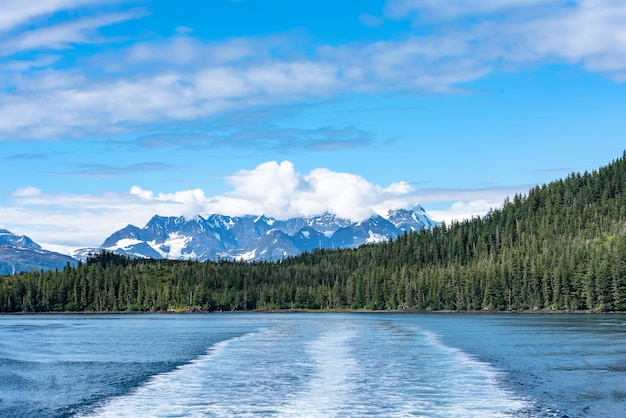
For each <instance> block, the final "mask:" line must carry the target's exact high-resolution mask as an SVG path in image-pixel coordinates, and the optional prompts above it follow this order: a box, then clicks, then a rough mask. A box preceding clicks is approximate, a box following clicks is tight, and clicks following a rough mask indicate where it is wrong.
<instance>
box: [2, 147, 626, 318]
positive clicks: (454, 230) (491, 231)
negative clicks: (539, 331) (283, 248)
mask: <svg viewBox="0 0 626 418" xmlns="http://www.w3.org/2000/svg"><path fill="white" fill-rule="evenodd" d="M625 188H626V154H625V156H623V157H622V158H621V159H619V160H617V161H614V162H613V163H612V164H610V165H609V166H607V167H603V168H601V169H600V170H598V171H597V172H593V173H584V174H572V175H570V176H569V177H568V178H566V179H564V180H559V181H556V182H553V183H551V184H549V185H544V186H541V187H535V188H533V189H532V190H530V191H529V193H528V195H526V196H520V195H516V196H514V197H513V199H508V200H507V201H506V202H505V203H504V206H503V208H502V209H500V210H494V211H493V212H491V214H490V215H489V216H488V217H486V218H484V219H479V218H475V219H472V220H468V221H464V222H459V223H454V224H452V225H449V226H445V225H444V226H441V227H438V228H434V229H433V230H431V231H420V232H416V233H410V234H404V235H402V236H400V237H398V238H397V239H396V240H394V241H388V242H385V243H382V244H376V245H366V246H363V247H360V248H358V249H356V250H320V251H314V252H312V253H306V254H302V255H300V256H298V257H293V258H288V259H286V260H283V261H281V262H278V263H267V262H261V263H232V262H204V263H199V262H195V261H171V260H143V259H131V258H128V257H123V256H119V255H115V254H110V253H103V254H98V255H96V256H95V257H93V258H91V259H89V260H88V261H87V262H86V263H85V264H79V265H78V266H77V267H71V266H66V267H65V268H64V269H63V270H60V271H59V270H55V271H40V272H30V273H23V274H19V275H16V276H6V277H2V278H0V311H2V312H19V311H24V312H39V311H159V310H202V311H215V310H248V309H304V308H308V309H417V310H443V309H446V310H479V309H494V310H518V309H574V310H596V311H618V310H619V311H623V310H626V192H625V190H624V189H625Z"/></svg>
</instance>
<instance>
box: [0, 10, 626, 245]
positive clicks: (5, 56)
mask: <svg viewBox="0 0 626 418" xmlns="http://www.w3.org/2000/svg"><path fill="white" fill-rule="evenodd" d="M0 9H1V10H2V13H1V14H0V178H1V181H0V228H5V229H8V230H9V231H11V232H13V233H15V234H18V235H28V236H29V237H31V238H32V239H33V240H35V241H36V242H38V243H39V244H40V245H42V246H43V247H44V248H49V249H56V250H68V249H71V248H80V247H96V246H99V245H100V244H101V243H102V242H103V241H104V240H105V239H106V238H107V237H108V236H109V235H111V234H112V233H113V232H115V231H117V230H119V229H121V228H123V227H125V226H126V225H128V224H133V225H136V226H139V227H141V226H143V225H145V224H146V222H148V220H149V219H150V218H151V217H152V216H154V215H156V214H158V215H161V216H185V217H193V216H195V215H202V216H206V215H208V214H211V213H220V214H225V215H231V216H239V215H244V214H254V215H258V214H265V215H267V216H272V217H275V218H283V219H284V218H288V217H292V216H300V215H316V214H321V213H323V212H326V211H329V212H333V213H336V214H337V215H339V216H342V217H346V218H350V219H354V220H361V219H365V218H367V217H369V216H371V215H372V214H374V213H379V214H384V213H385V212H386V211H387V210H388V209H391V208H401V207H403V208H410V207H412V206H413V205H415V204H420V205H422V207H423V208H424V209H425V210H426V212H427V213H428V214H429V215H430V216H431V218H433V219H435V220H438V221H445V222H446V223H450V222H453V221H454V220H462V219H467V218H470V217H472V216H483V215H484V214H486V213H487V212H488V211H489V210H490V209H492V208H497V207H500V206H501V205H502V203H503V202H504V199H505V198H506V197H513V196H514V195H515V194H521V195H524V194H526V193H527V192H528V190H529V189H530V188H532V187H534V186H535V185H539V184H544V183H549V182H551V181H554V180H556V179H559V178H564V177H566V176H567V175H569V174H570V173H572V172H581V173H582V172H585V171H593V170H596V169H598V168H599V167H601V166H603V165H607V164H609V163H610V162H611V161H613V160H615V159H617V158H620V157H621V156H622V153H623V152H624V150H625V149H626V146H624V144H626V141H624V139H625V138H624V137H625V133H626V2H624V1H623V0H481V1H472V0H447V1H437V0H359V1H336V0H334V1H328V0H315V1H313V0H299V1H293V0H238V1H235V0H211V1H190V0H179V1H176V2H173V1H170V0H154V1H150V0H108V1H102V0H47V1H39V2H26V1H23V0H0Z"/></svg>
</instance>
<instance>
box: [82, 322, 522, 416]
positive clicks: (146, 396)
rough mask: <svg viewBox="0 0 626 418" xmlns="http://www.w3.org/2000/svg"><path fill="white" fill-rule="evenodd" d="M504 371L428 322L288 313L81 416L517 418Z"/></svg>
mask: <svg viewBox="0 0 626 418" xmlns="http://www.w3.org/2000/svg"><path fill="white" fill-rule="evenodd" d="M287 322H288V323H287ZM502 378H503V375H502V374H501V373H500V372H499V371H498V370H496V369H495V368H494V367H493V366H491V365H490V364H488V363H485V362H481V361H479V360H477V359H475V358H473V357H472V356H471V355H469V354H467V353H465V352H463V351H461V350H458V349H456V348H453V347H449V346H446V345H445V344H443V343H442V341H441V340H440V338H439V337H437V336H436V335H435V334H433V333H430V332H428V331H423V330H421V329H411V330H409V331H407V330H405V329H398V328H389V327H388V328H384V327H378V328H377V326H376V324H375V321H373V322H372V323H370V322H368V321H356V322H355V321H352V322H351V321H341V320H337V321H333V320H324V321H306V320H303V321H300V320H291V321H286V322H285V323H282V324H281V325H280V326H274V327H269V328H266V329H262V330H260V331H259V332H255V333H250V334H246V335H243V336H240V337H236V338H233V339H230V340H226V341H223V342H220V343H217V344H215V345H214V346H213V347H212V348H210V349H209V350H208V352H207V353H206V354H204V355H202V356H200V357H198V358H196V359H195V360H193V361H191V362H190V363H188V364H185V365H182V366H180V367H178V368H176V369H175V370H173V371H171V372H168V373H163V374H159V375H156V376H153V377H152V378H151V379H150V380H149V381H147V382H146V383H145V384H143V385H141V386H140V387H138V388H136V389H135V390H133V391H132V392H130V393H128V394H127V395H124V396H120V397H116V398H112V399H110V400H108V401H106V402H105V403H104V404H103V405H101V406H99V407H97V408H96V410H95V411H93V413H92V414H88V415H82V417H86V416H91V417H101V418H109V417H227V416H228V417H230V416H243V417H256V416H280V417H282V416H285V417H345V416H359V417H360V416H384V417H406V416H412V417H468V418H471V417H481V418H483V417H509V418H510V417H516V416H519V415H521V414H522V413H521V412H520V411H528V410H530V409H529V407H530V406H531V403H530V401H527V400H524V399H522V398H520V397H519V396H517V395H516V394H515V393H513V392H512V391H511V390H508V389H507V388H506V387H505V386H504V385H503V384H502ZM516 412H518V413H517V414H516ZM523 416H529V415H528V414H523Z"/></svg>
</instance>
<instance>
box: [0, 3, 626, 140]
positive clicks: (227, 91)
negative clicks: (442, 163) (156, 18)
mask: <svg viewBox="0 0 626 418" xmlns="http://www.w3.org/2000/svg"><path fill="white" fill-rule="evenodd" d="M66 3H67V4H71V5H74V7H79V6H84V5H86V4H100V2H96V1H93V2H87V1H83V2H81V1H76V2H68V1H66V2H62V1H60V0H59V1H58V2H57V3H55V4H56V5H57V6H56V8H53V10H52V11H46V10H48V9H45V10H44V9H37V10H33V11H30V12H24V13H23V15H24V16H25V17H24V16H23V17H20V15H19V13H18V14H17V15H16V16H15V17H13V18H8V20H6V22H5V23H4V27H6V28H14V27H16V25H20V24H22V23H20V22H25V21H28V19H31V18H29V17H28V16H41V15H43V14H45V13H53V12H54V11H55V10H59V7H60V6H59V5H62V4H66ZM11 4H13V5H14V6H15V4H17V3H11ZM385 10H386V14H385V15H384V16H382V17H381V18H384V19H411V20H413V21H414V24H415V25H416V30H415V33H414V34H411V35H407V36H403V37H401V38H396V39H381V40H379V41H377V42H371V43H358V42H354V43H349V44H344V45H312V40H311V39H303V37H301V36H299V35H298V34H297V33H295V32H294V33H282V34H276V35H274V36H266V37H262V38H237V39H231V40H226V41H223V42H205V41H202V40H200V39H196V38H193V37H192V36H193V32H192V33H190V34H189V33H187V35H184V36H176V37H174V38H171V39H158V40H154V41H150V42H146V41H143V42H137V43H135V44H132V45H129V46H121V45H120V46H118V47H116V48H110V49H107V50H106V51H105V52H102V53H99V54H97V55H95V56H92V57H86V58H85V59H84V60H82V61H81V66H80V67H75V66H69V67H68V68H63V69H61V68H53V67H37V65H41V64H42V63H43V61H42V60H41V59H40V60H39V61H37V60H35V59H29V60H27V62H25V63H23V65H24V66H27V67H29V68H31V72H29V73H28V74H26V75H19V76H18V75H17V74H15V73H14V72H11V70H9V68H16V63H15V60H13V63H12V64H11V65H9V64H5V65H4V67H3V66H2V65H0V69H4V71H5V75H6V76H7V77H6V78H5V81H4V82H3V83H4V89H5V94H3V95H2V96H1V97H0V140H2V139H8V138H18V139H39V140H41V139H57V138H83V137H92V136H95V135H98V136H99V137H102V136H115V135H118V134H122V133H124V134H129V133H130V134H132V133H139V132H155V133H158V132H160V130H159V129H158V127H160V126H162V125H163V124H169V125H174V126H177V127H178V128H183V127H184V126H185V124H188V123H190V122H193V121H205V120H206V119H209V118H212V117H215V116H216V115H224V114H226V113H228V112H234V111H237V112H245V111H246V110H250V111H255V110H256V109H259V108H260V107H261V106H280V105H286V104H293V103H302V102H307V101H309V102H310V101H318V100H326V99H333V98H337V97H340V96H342V95H346V94H354V93H359V94H363V93H364V94H372V93H379V92H387V93H390V92H391V93H393V92H403V93H405V92H427V93H428V94H440V93H443V94H450V93H456V92H460V91H465V90H464V85H465V83H467V82H471V81H474V80H477V79H480V78H482V77H485V76H486V75H488V74H490V73H492V72H494V71H497V70H501V69H507V70H513V69H515V68H517V67H520V68H528V67H529V66H536V65H543V64H546V63H557V64H568V65H574V66H577V67H579V68H581V69H583V70H586V71H592V72H598V73H601V74H603V75H605V76H606V77H610V78H611V79H614V80H616V81H620V80H623V79H624V78H625V77H626V58H625V57H626V3H624V2H622V1H617V0H595V1H591V0H578V1H565V0H529V1H521V0H505V1H485V2H470V1H468V0H452V1H450V2H435V1H412V0H390V1H389V2H388V3H387V7H386V9H385ZM142 13H143V12H142V11H141V10H139V11H138V10H134V9H133V10H130V11H119V10H117V11H115V12H111V11H106V12H104V11H101V12H100V13H99V14H95V15H93V16H90V17H84V16H83V17H80V18H77V19H74V20H71V21H61V22H56V23H55V24H47V25H44V24H40V25H39V26H37V25H35V28H34V29H33V30H32V31H31V32H26V33H22V34H17V35H15V36H14V37H12V38H11V39H8V40H5V41H4V42H2V43H0V52H1V51H5V52H4V53H9V52H10V51H16V50H20V49H24V48H26V49H28V48H37V49H41V48H45V47H46V45H47V48H65V47H68V46H72V45H76V44H79V43H83V42H97V41H98V36H97V29H98V28H99V27H102V26H103V25H109V24H113V23H116V22H121V21H124V20H125V19H133V18H137V17H140V16H141V15H142ZM370 20H371V19H370ZM422 24H425V25H426V26H427V27H428V32H427V34H425V32H424V31H423V30H419V28H420V26H419V25H422ZM183 32H185V31H183ZM42 35H45V36H42ZM303 51H305V52H303ZM36 63H38V64H36ZM275 136H276V137H280V135H278V132H277V135H275ZM298 137H299V138H300V139H298ZM302 138H308V137H307V135H306V134H304V135H303V134H302V133H300V135H296V139H295V140H294V142H293V144H295V145H294V146H295V147H297V146H298V144H300V145H302V144H307V143H309V144H310V147H313V148H314V147H315V146H317V145H319V146H328V147H331V148H332V147H333V146H344V145H345V146H350V144H355V143H356V142H339V143H328V144H323V143H322V142H316V141H310V138H308V139H307V140H303V139H302ZM231 139H232V138H231ZM246 140H247V139H246ZM259 140H260V141H262V140H263V139H262V138H259ZM307 141H308V142H307ZM279 142H280V141H279ZM283 145H284V144H283Z"/></svg>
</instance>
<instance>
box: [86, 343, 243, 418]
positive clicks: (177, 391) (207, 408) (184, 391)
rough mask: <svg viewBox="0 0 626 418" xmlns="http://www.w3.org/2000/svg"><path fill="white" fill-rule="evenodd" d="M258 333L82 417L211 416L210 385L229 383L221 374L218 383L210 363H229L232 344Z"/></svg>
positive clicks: (222, 345)
mask: <svg viewBox="0 0 626 418" xmlns="http://www.w3.org/2000/svg"><path fill="white" fill-rule="evenodd" d="M254 335H255V334H246V335H243V336H240V337H236V338H233V339H230V340H226V341H221V342H219V343H216V344H215V345H214V346H212V347H211V348H210V349H209V350H208V352H207V354H205V355H202V356H200V357H198V358H197V359H194V360H192V361H191V362H190V363H188V364H185V365H182V366H179V367H178V368H176V369H175V370H173V371H171V372H168V373H163V374H159V375H155V376H153V377H152V378H151V379H150V380H149V381H148V382H146V383H145V384H143V385H142V386H140V387H138V388H136V389H135V390H134V391H132V392H131V393H129V394H127V395H124V396H120V397H116V398H112V399H110V400H108V401H107V402H105V403H104V404H103V405H102V406H100V407H99V408H97V409H96V410H95V411H94V412H93V413H91V414H87V415H78V416H79V417H81V416H82V417H87V416H89V417H100V418H109V417H133V418H134V417H206V416H212V415H214V414H212V408H211V402H210V399H207V398H206V395H205V394H206V392H207V388H210V387H211V386H210V385H211V384H213V385H216V386H219V385H224V386H228V385H230V384H232V382H231V381H230V380H229V379H230V377H229V376H219V377H220V378H219V379H217V381H215V382H207V379H211V378H214V377H215V376H214V374H212V373H211V366H212V364H214V363H218V364H220V365H221V367H222V368H224V367H225V366H227V365H228V363H229V361H230V360H229V356H228V350H229V349H230V347H231V346H232V345H233V344H236V343H238V342H246V341H248V340H252V339H253V337H254Z"/></svg>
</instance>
